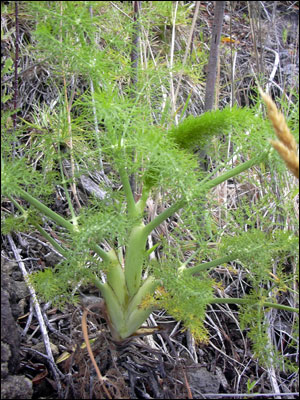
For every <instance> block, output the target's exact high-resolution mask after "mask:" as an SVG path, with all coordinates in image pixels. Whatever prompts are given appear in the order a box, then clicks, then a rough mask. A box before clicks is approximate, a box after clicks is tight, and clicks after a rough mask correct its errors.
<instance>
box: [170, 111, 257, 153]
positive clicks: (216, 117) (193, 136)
mask: <svg viewBox="0 0 300 400" xmlns="http://www.w3.org/2000/svg"><path fill="white" fill-rule="evenodd" d="M254 122H255V117H254V115H253V112H252V111H251V110H250V109H248V108H238V107H233V108H232V109H230V108H229V107H226V108H224V109H223V110H215V111H208V112H206V113H204V114H202V115H200V116H199V117H193V116H189V117H187V118H186V119H185V120H184V121H183V122H181V123H180V124H179V125H178V126H177V127H174V128H172V129H171V130H170V131H169V135H170V137H171V138H172V139H173V140H174V142H175V143H176V144H177V145H178V146H179V147H180V148H183V149H188V150H193V149H194V148H195V147H197V148H202V147H203V146H204V145H205V144H206V143H208V142H210V141H211V140H212V137H213V136H215V135H224V134H226V133H228V132H229V131H230V130H232V129H234V128H235V129H237V128H238V129H239V132H240V134H241V135H242V134H243V133H242V130H243V129H249V128H250V127H251V126H252V125H253V124H254Z"/></svg>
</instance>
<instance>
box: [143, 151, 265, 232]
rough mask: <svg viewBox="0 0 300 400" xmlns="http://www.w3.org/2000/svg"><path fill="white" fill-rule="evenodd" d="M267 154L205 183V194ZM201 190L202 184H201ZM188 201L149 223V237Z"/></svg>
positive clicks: (147, 229) (167, 210) (168, 209)
mask: <svg viewBox="0 0 300 400" xmlns="http://www.w3.org/2000/svg"><path fill="white" fill-rule="evenodd" d="M266 154H267V152H263V153H262V154H261V155H260V156H258V157H254V158H252V159H251V160H248V161H246V162H244V163H243V164H241V165H238V166H237V167H235V168H233V169H231V170H230V171H227V172H225V173H224V174H223V175H221V176H218V177H217V178H214V179H212V180H211V181H210V182H208V183H205V184H203V185H202V187H203V192H206V191H208V190H209V189H212V188H213V187H215V186H217V185H219V184H220V183H222V182H224V181H226V180H227V179H230V178H233V177H234V176H236V175H238V174H240V173H241V172H243V171H245V170H246V169H248V168H251V167H253V165H255V164H257V163H258V162H260V161H262V160H263V159H264V158H265V157H266ZM200 188H201V184H200ZM186 203H187V201H186V200H185V199H181V200H179V201H177V202H176V203H175V204H173V205H172V206H171V207H169V208H167V209H166V210H165V211H163V212H162V213H161V214H159V215H158V216H157V217H156V218H154V220H153V221H151V222H149V223H148V224H147V225H146V227H145V230H146V232H147V234H148V235H149V234H150V233H151V232H152V231H153V230H154V229H155V228H157V227H158V226H159V225H160V224H161V223H162V222H164V221H165V220H166V219H167V218H169V217H171V216H172V215H173V214H174V213H175V212H177V211H179V210H180V209H181V208H183V207H184V206H185V205H186Z"/></svg>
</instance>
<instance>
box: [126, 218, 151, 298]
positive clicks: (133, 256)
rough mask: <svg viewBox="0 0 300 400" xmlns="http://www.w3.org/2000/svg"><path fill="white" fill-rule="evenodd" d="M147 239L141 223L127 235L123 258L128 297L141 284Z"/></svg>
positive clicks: (131, 295)
mask: <svg viewBox="0 0 300 400" xmlns="http://www.w3.org/2000/svg"><path fill="white" fill-rule="evenodd" d="M147 237H148V235H147V234H146V232H145V225H144V224H143V223H140V224H138V225H135V226H134V227H133V228H132V230H131V233H130V235H129V240H128V244H127V249H126V256H125V279H126V285H127V288H128V293H129V296H130V297H133V296H134V295H135V294H136V292H137V291H138V289H139V287H140V284H141V278H142V268H143V262H144V259H145V256H146V242H147Z"/></svg>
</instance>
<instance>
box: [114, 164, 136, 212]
mask: <svg viewBox="0 0 300 400" xmlns="http://www.w3.org/2000/svg"><path fill="white" fill-rule="evenodd" d="M118 171H119V174H120V178H121V182H122V185H123V189H124V193H125V196H126V201H127V207H128V215H129V216H130V217H135V216H136V214H137V212H136V207H135V201H134V197H133V193H132V190H131V187H130V182H129V179H128V174H127V172H126V170H125V167H123V166H119V167H118Z"/></svg>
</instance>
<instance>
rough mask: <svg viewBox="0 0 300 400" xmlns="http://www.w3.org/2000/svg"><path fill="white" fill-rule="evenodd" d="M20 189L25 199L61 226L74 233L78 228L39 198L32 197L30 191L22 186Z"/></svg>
mask: <svg viewBox="0 0 300 400" xmlns="http://www.w3.org/2000/svg"><path fill="white" fill-rule="evenodd" d="M18 191H19V192H20V193H21V196H22V197H23V199H24V200H26V201H28V203H30V204H31V205H32V206H34V207H35V208H37V209H38V210H39V211H40V212H41V213H42V214H44V215H46V216H47V217H49V218H51V219H52V220H53V221H55V222H56V223H57V224H59V225H60V226H63V227H64V228H66V229H68V230H69V231H70V232H71V233H74V232H75V231H76V228H75V227H74V225H73V224H71V223H70V222H69V221H67V220H66V219H64V218H63V217H61V216H60V215H59V214H56V212H54V211H52V210H50V208H48V207H47V206H45V205H44V204H43V203H41V202H40V201H39V200H37V199H35V198H34V197H32V196H31V195H30V194H29V193H27V192H25V190H23V189H22V188H18Z"/></svg>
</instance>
